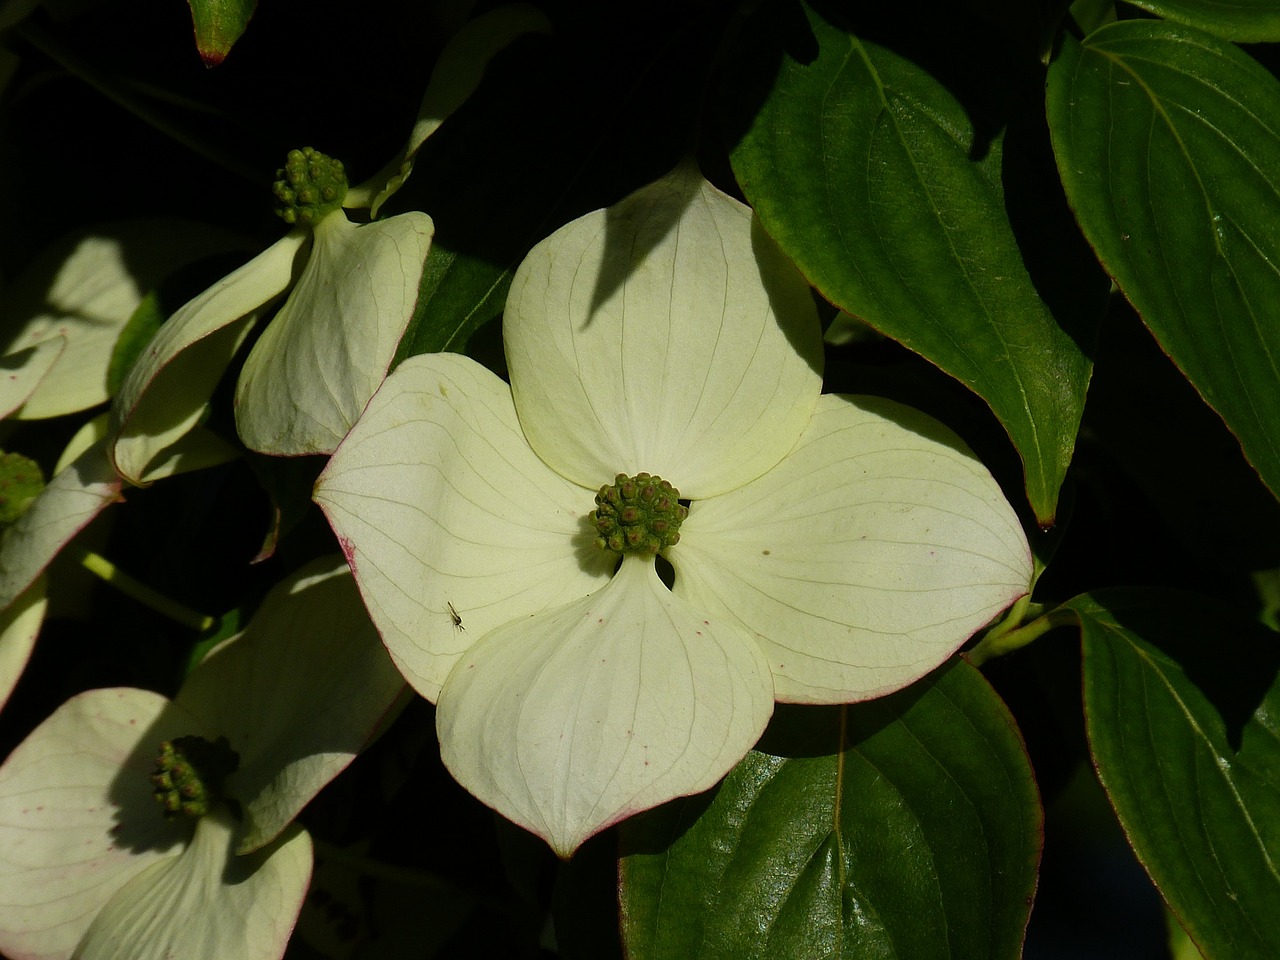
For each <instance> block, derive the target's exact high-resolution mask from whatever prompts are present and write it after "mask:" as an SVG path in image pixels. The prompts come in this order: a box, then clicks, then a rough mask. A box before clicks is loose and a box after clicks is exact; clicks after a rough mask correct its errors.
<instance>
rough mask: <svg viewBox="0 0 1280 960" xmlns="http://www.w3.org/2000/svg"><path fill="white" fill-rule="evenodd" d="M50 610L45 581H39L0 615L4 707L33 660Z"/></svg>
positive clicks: (0, 696)
mask: <svg viewBox="0 0 1280 960" xmlns="http://www.w3.org/2000/svg"><path fill="white" fill-rule="evenodd" d="M48 607H49V598H48V595H47V594H46V592H45V581H44V578H43V577H37V578H36V581H35V582H34V583H33V584H31V586H29V587H27V589H26V590H24V591H22V593H20V594H19V595H18V598H17V599H16V600H14V601H13V603H11V604H9V606H8V607H7V608H6V609H5V610H4V611H3V612H0V707H3V706H4V704H5V702H6V701H7V700H8V699H9V694H11V693H12V692H13V688H14V686H15V685H16V684H17V682H18V678H19V677H21V676H22V671H23V670H25V669H26V666H27V661H28V660H29V659H31V651H32V650H33V649H35V645H36V637H37V636H39V635H40V627H41V625H42V624H43V623H44V614H45V611H46V610H47V609H48Z"/></svg>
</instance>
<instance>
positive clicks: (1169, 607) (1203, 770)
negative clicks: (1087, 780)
mask: <svg viewBox="0 0 1280 960" xmlns="http://www.w3.org/2000/svg"><path fill="white" fill-rule="evenodd" d="M1069 606H1070V607H1071V609H1073V610H1074V611H1075V613H1076V615H1077V616H1078V617H1079V619H1080V623H1081V628H1082V633H1083V642H1084V697H1085V711H1086V720H1087V725H1088V732H1089V743H1090V747H1091V749H1092V752H1093V757H1094V762H1095V764H1096V766H1097V769H1098V775H1099V777H1100V778H1101V780H1102V784H1103V786H1104V787H1105V788H1106V790H1107V794H1108V796H1109V797H1110V799H1111V803H1112V805H1113V806H1114V807H1115V809H1116V812H1117V814H1118V815H1119V817H1120V822H1121V824H1122V825H1123V826H1124V828H1125V831H1126V833H1127V834H1128V835H1129V841H1130V843H1131V844H1132V845H1133V848H1134V850H1135V851H1136V852H1137V854H1138V858H1139V859H1140V860H1141V861H1142V862H1143V864H1144V866H1145V867H1146V868H1147V871H1148V872H1149V873H1150V874H1151V877H1152V879H1153V880H1154V881H1155V882H1156V885H1157V886H1158V887H1159V888H1160V891H1161V893H1163V895H1164V896H1165V898H1166V900H1168V902H1169V905H1170V906H1171V907H1172V908H1173V911H1174V913H1175V914H1176V915H1177V917H1178V919H1179V920H1180V921H1181V923H1182V924H1183V926H1184V927H1186V929H1187V931H1188V932H1189V933H1190V935H1191V937H1192V939H1193V940H1194V941H1195V942H1196V943H1197V945H1198V946H1199V948H1200V950H1201V952H1202V953H1203V954H1204V956H1205V957H1206V958H1209V960H1229V958H1236V957H1259V958H1261V957H1274V956H1280V927H1277V926H1276V924H1275V923H1274V922H1273V918H1275V917H1276V916H1280V873H1278V872H1277V868H1276V863H1277V860H1280V721H1278V720H1277V718H1278V717H1280V683H1277V670H1280V649H1278V648H1277V644H1276V637H1275V635H1274V634H1273V633H1271V632H1270V631H1268V630H1266V629H1265V628H1263V627H1261V626H1259V625H1258V624H1256V623H1254V622H1252V621H1250V620H1248V619H1246V618H1244V617H1242V616H1240V615H1239V614H1237V613H1235V612H1233V611H1231V610H1228V609H1226V608H1224V607H1221V606H1219V605H1217V604H1211V603H1209V601H1207V600H1202V599H1199V598H1196V597H1193V596H1191V595H1189V594H1175V593H1172V592H1167V591H1166V592H1156V591H1153V590H1147V591H1136V590H1131V591H1105V592H1101V593H1098V594H1094V595H1085V596H1082V597H1079V598H1077V599H1075V600H1073V601H1071V603H1070V604H1069Z"/></svg>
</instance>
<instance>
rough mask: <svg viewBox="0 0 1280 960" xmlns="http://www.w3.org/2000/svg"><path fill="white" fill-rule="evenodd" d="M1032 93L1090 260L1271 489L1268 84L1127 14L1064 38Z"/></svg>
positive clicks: (1272, 101) (1212, 43)
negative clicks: (1093, 256)
mask: <svg viewBox="0 0 1280 960" xmlns="http://www.w3.org/2000/svg"><path fill="white" fill-rule="evenodd" d="M1045 100H1046V106H1047V111H1048V119H1049V128H1050V132H1051V134H1052V138H1053V147H1054V152H1055V154H1056V155H1057V158H1058V168H1059V172H1060V173H1061V176H1062V183H1063V186H1064V187H1065V188H1066V191H1067V197H1068V198H1069V200H1070V201H1071V205H1072V207H1073V209H1074V210H1075V213H1076V218H1077V220H1078V221H1079V223H1080V226H1081V229H1082V230H1083V231H1084V234H1085V236H1086V237H1087V238H1088V240H1089V242H1090V244H1091V245H1092V246H1093V248H1094V250H1095V252H1096V253H1097V256H1098V259H1099V260H1100V261H1101V262H1102V264H1103V265H1104V266H1105V268H1106V270H1107V272H1108V273H1110V274H1111V275H1112V277H1114V278H1115V281H1116V283H1117V285H1118V286H1119V287H1120V289H1121V291H1122V292H1123V293H1124V295H1125V296H1126V297H1127V298H1128V300H1129V302H1130V303H1132V304H1133V306H1134V307H1135V308H1136V309H1137V311H1138V313H1139V314H1140V315H1141V317H1142V320H1143V322H1144V323H1145V324H1146V325H1147V327H1148V329H1150V330H1151V332H1152V334H1154V336H1155V338H1156V339H1157V340H1158V341H1159V342H1160V346H1161V347H1162V348H1163V350H1164V351H1165V352H1166V353H1167V354H1168V355H1169V356H1170V358H1172V360H1173V361H1174V363H1175V364H1177V366H1178V368H1179V369H1180V370H1181V371H1182V373H1183V374H1184V375H1185V376H1186V378H1187V379H1188V380H1190V381H1191V383H1192V384H1193V385H1194V386H1195V388H1196V390H1197V391H1199V393H1200V395H1201V396H1202V397H1203V398H1204V399H1205V402H1207V403H1208V404H1209V405H1210V406H1211V407H1213V409H1214V410H1215V411H1217V413H1218V415H1219V416H1220V417H1222V419H1223V421H1224V422H1225V423H1226V425H1227V427H1228V429H1230V430H1231V432H1232V433H1233V434H1235V436H1236V439H1238V440H1239V441H1240V447H1241V449H1242V450H1243V451H1244V455H1245V457H1246V459H1248V461H1249V462H1250V463H1251V464H1252V465H1253V467H1254V469H1255V470H1257V471H1258V474H1259V476H1261V477H1262V480H1263V482H1264V483H1265V484H1266V485H1267V486H1268V487H1269V488H1270V490H1271V492H1272V493H1273V494H1277V495H1280V414H1278V413H1277V411H1280V359H1277V358H1280V274H1278V273H1277V271H1276V267H1275V250H1276V249H1277V246H1278V245H1280V128H1277V126H1276V123H1275V118H1276V117H1277V116H1280V83H1278V82H1277V80H1276V78H1275V77H1273V76H1272V75H1271V74H1270V73H1268V72H1267V71H1266V70H1265V69H1264V68H1263V67H1262V66H1261V65H1259V63H1258V62H1257V61H1255V60H1254V59H1252V58H1251V57H1249V56H1248V55H1247V54H1245V53H1244V52H1242V51H1241V50H1239V49H1238V48H1237V47H1235V46H1234V45H1232V44H1230V43H1227V42H1225V41H1223V40H1219V39H1217V38H1216V37H1213V36H1210V35H1208V34H1205V33H1201V32H1200V31H1198V30H1195V29H1193V28H1191V27H1187V26H1181V25H1178V24H1170V23H1160V22H1156V21H1147V20H1130V21H1123V22H1120V23H1115V24H1112V25H1110V26H1108V27H1104V28H1102V29H1100V30H1097V31H1096V32H1094V33H1092V34H1090V35H1089V36H1088V37H1086V38H1085V39H1084V41H1083V42H1077V41H1075V40H1072V39H1070V38H1067V39H1066V40H1065V41H1064V43H1063V46H1062V49H1061V52H1060V53H1059V56H1058V58H1057V59H1056V60H1055V61H1054V63H1053V64H1052V65H1051V66H1050V68H1049V75H1048V82H1047V86H1046V92H1045Z"/></svg>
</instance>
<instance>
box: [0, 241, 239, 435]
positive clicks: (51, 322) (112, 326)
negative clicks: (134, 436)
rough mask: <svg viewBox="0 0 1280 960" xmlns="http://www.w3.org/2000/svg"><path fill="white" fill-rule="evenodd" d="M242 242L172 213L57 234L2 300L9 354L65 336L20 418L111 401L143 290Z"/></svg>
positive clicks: (0, 312) (2, 322)
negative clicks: (115, 358)
mask: <svg viewBox="0 0 1280 960" xmlns="http://www.w3.org/2000/svg"><path fill="white" fill-rule="evenodd" d="M240 245H241V242H240V240H239V238H237V237H235V236H234V235H233V234H230V233H228V232H227V231H225V230H220V229H218V228H216V227H212V226H210V225H209V224H205V223H197V222H195V221H191V220H178V219H174V218H148V219H138V220H122V221H117V222H115V223H105V224H100V225H99V226H96V227H93V228H90V229H88V230H82V231H79V232H77V233H76V234H74V235H71V236H68V237H64V238H62V239H61V240H59V241H57V242H56V243H55V244H54V245H53V246H51V247H50V248H49V249H48V250H47V251H45V252H44V253H43V254H41V255H40V257H38V258H37V260H36V261H35V263H34V264H32V266H31V267H29V268H28V269H27V270H26V271H24V272H23V273H22V274H21V275H20V276H19V277H17V278H16V279H15V280H14V281H13V283H12V284H9V285H7V286H6V287H5V291H4V298H3V300H0V329H3V331H4V332H3V334H0V336H2V337H3V338H5V339H4V340H3V342H5V343H7V346H5V348H4V351H3V352H4V353H12V352H15V351H18V350H21V349H23V348H25V347H29V346H32V345H34V344H39V343H44V342H47V341H49V340H50V339H59V338H60V339H64V340H65V341H66V350H65V351H64V352H63V354H62V356H61V357H59V358H58V362H57V363H56V364H55V365H54V367H53V369H52V370H50V371H49V374H48V376H46V377H44V378H43V379H42V380H41V381H40V384H39V387H38V389H37V390H35V392H34V393H33V394H32V395H31V397H30V399H29V400H28V401H27V403H26V405H25V406H23V408H22V409H21V410H20V411H18V414H17V416H18V418H19V419H23V420H33V419H38V418H41V417H55V416H61V415H62V414H66V413H74V412H76V411H79V410H87V409H88V408H89V407H93V406H96V405H98V404H100V403H105V402H106V400H107V367H108V364H109V363H110V360H111V354H112V351H113V350H114V349H115V346H116V341H117V340H118V339H119V337H120V332H121V331H122V330H123V329H124V326H125V324H126V323H127V322H128V321H129V318H130V317H131V316H132V315H133V312H134V310H136V309H137V307H138V304H139V303H140V302H141V301H142V297H143V295H144V294H145V293H146V292H147V291H148V290H150V289H152V288H153V287H155V286H156V285H157V284H158V283H159V282H160V281H161V280H163V279H164V278H166V277H167V276H169V275H170V274H172V273H173V272H174V271H176V270H178V269H179V268H180V267H182V266H184V265H185V264H189V263H192V262H194V261H196V260H199V259H201V258H203V257H208V256H211V255H212V254H215V253H219V252H223V251H229V250H233V249H235V248H236V247H238V246H240Z"/></svg>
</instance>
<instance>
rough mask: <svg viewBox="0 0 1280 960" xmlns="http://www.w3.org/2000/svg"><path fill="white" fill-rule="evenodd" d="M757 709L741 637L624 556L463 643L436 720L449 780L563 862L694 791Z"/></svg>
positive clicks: (762, 674)
mask: <svg viewBox="0 0 1280 960" xmlns="http://www.w3.org/2000/svg"><path fill="white" fill-rule="evenodd" d="M772 710H773V690H772V687H771V685H770V680H769V668H768V665H767V663H766V662H765V660H764V658H763V657H762V655H761V653H760V650H759V649H758V648H757V647H756V646H755V645H754V644H753V643H752V641H751V640H750V639H749V638H748V636H747V635H746V634H744V633H743V632H742V631H740V630H739V629H738V628H737V627H736V626H734V625H732V624H731V623H728V622H726V621H724V620H722V619H719V618H711V619H708V618H707V617H704V616H703V615H701V614H700V613H698V612H697V611H695V610H694V609H692V608H691V607H689V606H688V605H687V604H685V603H684V602H683V601H681V600H680V599H679V598H678V597H676V596H674V595H672V593H671V592H670V591H669V590H667V588H666V587H665V586H663V585H662V583H661V581H659V579H658V577H657V574H656V573H655V572H654V568H653V563H652V562H651V561H648V560H640V559H635V558H629V559H627V560H624V561H623V563H622V566H621V567H620V568H619V570H618V573H617V575H616V576H615V577H614V578H613V579H612V580H611V581H610V582H609V583H608V585H607V586H605V587H604V588H602V589H601V590H599V591H598V592H596V593H594V594H592V595H591V596H588V597H584V598H582V599H580V600H576V601H574V602H573V603H570V604H567V605H565V606H564V607H561V608H559V609H557V610H552V611H549V612H547V613H544V614H541V615H539V616H536V617H532V618H530V619H527V620H522V621H519V622H516V623H512V624H510V625H508V626H506V627H504V628H502V629H500V630H497V631H495V632H494V633H493V634H491V635H490V636H488V637H486V638H485V639H484V640H482V641H480V642H479V643H477V644H476V645H475V647H474V648H472V649H471V650H470V651H468V653H467V655H466V656H465V657H464V658H463V659H461V660H460V661H459V662H458V665H457V666H456V667H455V668H454V670H453V672H452V673H450V674H449V679H448V681H447V682H446V683H445V686H444V690H443V691H442V692H441V694H440V706H439V711H438V713H437V715H436V716H437V726H438V729H439V732H440V751H441V756H442V758H443V759H444V762H445V765H446V766H447V767H448V768H449V770H450V772H452V773H453V775H454V776H455V777H457V779H458V781H459V782H460V783H461V784H462V785H463V786H464V787H466V788H467V789H468V790H470V791H471V792H472V793H473V794H475V795H476V796H477V797H479V798H480V799H481V800H482V801H484V802H485V803H487V804H488V805H489V806H491V807H493V808H494V809H495V810H497V811H498V812H499V813H501V814H503V816H505V817H507V818H509V819H511V820H513V821H514V822H516V823H518V824H520V825H521V826H523V827H525V828H526V829H528V830H531V831H533V832H534V833H536V834H538V835H539V836H541V837H543V838H544V839H545V840H546V841H547V842H548V843H550V844H551V846H552V848H553V849H554V850H555V851H556V852H557V853H559V854H560V855H561V856H568V855H569V854H570V853H572V852H573V851H574V850H575V849H576V848H577V847H578V846H579V845H580V844H581V843H582V842H583V841H584V840H586V839H587V838H588V837H590V836H591V835H592V834H595V833H597V832H598V831H600V830H602V829H604V828H605V827H607V826H608V825H610V824H611V823H614V822H616V821H618V820H621V819H623V818H624V817H627V816H630V815H631V814H633V813H637V812H639V811H641V810H645V809H648V808H649V807H653V806H656V805H657V804H659V803H662V802H664V801H666V800H670V799H671V798H673V797H678V796H684V795H687V794H692V793H697V792H698V791H701V790H705V789H707V788H708V787H710V786H711V785H712V784H714V783H715V782H716V781H717V780H718V779H720V777H721V776H723V775H724V773H725V772H726V771H727V770H728V769H729V768H730V767H731V766H732V765H733V764H734V763H736V762H737V761H738V760H740V759H741V758H742V756H743V755H744V754H745V753H746V751H747V750H748V749H750V747H751V746H752V745H753V744H754V743H755V741H756V739H757V738H758V737H759V735H760V733H761V731H762V730H763V729H764V726H765V724H766V723H767V722H768V719H769V715H770V713H771V712H772Z"/></svg>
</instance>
